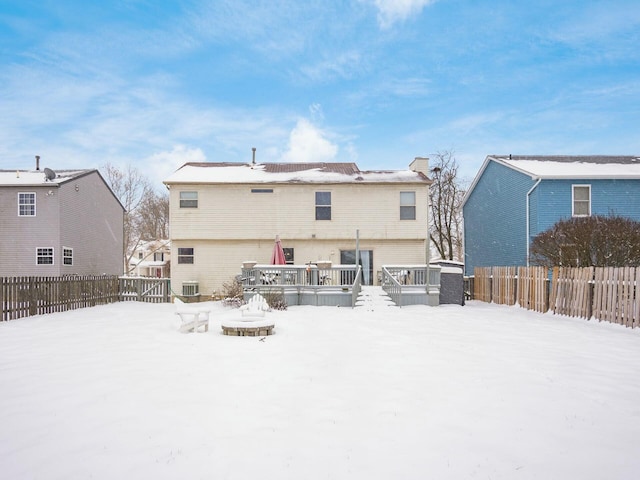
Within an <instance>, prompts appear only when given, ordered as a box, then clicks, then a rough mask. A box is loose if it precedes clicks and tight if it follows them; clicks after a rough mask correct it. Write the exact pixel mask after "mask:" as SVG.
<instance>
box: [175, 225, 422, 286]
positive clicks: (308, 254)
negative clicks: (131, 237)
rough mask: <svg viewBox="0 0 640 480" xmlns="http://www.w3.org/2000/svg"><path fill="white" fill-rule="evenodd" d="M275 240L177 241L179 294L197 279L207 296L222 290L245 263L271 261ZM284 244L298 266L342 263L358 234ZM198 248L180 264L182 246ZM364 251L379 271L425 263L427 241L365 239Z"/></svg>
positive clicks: (363, 242) (298, 240) (361, 245)
mask: <svg viewBox="0 0 640 480" xmlns="http://www.w3.org/2000/svg"><path fill="white" fill-rule="evenodd" d="M273 245H274V239H269V240H245V241H236V242H230V241H225V240H219V241H207V240H194V241H187V240H178V241H177V240H173V241H172V244H171V258H172V259H175V260H174V261H172V263H171V285H172V289H173V291H174V292H175V293H177V294H180V293H181V292H182V283H183V282H185V281H197V282H198V283H199V286H200V292H201V293H202V294H203V295H211V294H212V293H213V292H214V291H218V292H220V291H222V286H223V284H224V283H226V282H229V281H231V280H233V278H234V277H235V276H236V275H238V274H240V272H241V268H242V262H243V261H246V260H253V261H256V262H258V263H260V264H268V263H269V261H270V259H271V252H272V250H273ZM282 246H283V247H285V248H293V249H294V261H295V264H297V265H303V264H305V263H307V262H315V261H317V260H331V261H332V262H333V264H334V265H337V264H339V263H340V251H341V250H355V248H356V245H355V237H354V238H351V239H350V240H348V241H347V240H342V241H332V240H317V239H306V240H302V239H294V240H291V239H287V238H282ZM183 247H187V248H190V247H193V248H194V256H195V258H194V264H193V265H191V264H179V263H178V260H177V259H178V248H183ZM360 249H361V250H372V251H373V269H374V272H378V271H379V270H380V269H381V267H382V265H389V264H424V262H425V242H424V239H423V240H378V241H372V240H367V241H365V240H362V239H360Z"/></svg>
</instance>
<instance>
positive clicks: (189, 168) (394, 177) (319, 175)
mask: <svg viewBox="0 0 640 480" xmlns="http://www.w3.org/2000/svg"><path fill="white" fill-rule="evenodd" d="M407 182H415V183H425V184H428V183H430V182H431V181H430V180H429V179H428V178H427V176H426V175H425V174H424V173H422V172H415V171H413V170H377V171H363V170H360V169H359V168H358V166H357V165H356V164H355V163H259V164H251V163H230V162H222V163H214V162H207V163H186V164H184V165H183V166H182V167H180V168H179V169H178V170H176V171H175V172H174V173H173V174H172V175H171V176H170V177H169V178H168V179H166V180H165V181H164V183H165V184H166V185H171V184H180V183H182V184H184V183H191V184H202V183H246V184H257V183H407Z"/></svg>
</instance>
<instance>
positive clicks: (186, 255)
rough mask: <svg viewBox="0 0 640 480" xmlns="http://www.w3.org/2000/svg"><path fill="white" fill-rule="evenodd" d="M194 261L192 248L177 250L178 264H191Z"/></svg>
mask: <svg viewBox="0 0 640 480" xmlns="http://www.w3.org/2000/svg"><path fill="white" fill-rule="evenodd" d="M194 259H195V254H194V252H193V248H178V263H193V260H194Z"/></svg>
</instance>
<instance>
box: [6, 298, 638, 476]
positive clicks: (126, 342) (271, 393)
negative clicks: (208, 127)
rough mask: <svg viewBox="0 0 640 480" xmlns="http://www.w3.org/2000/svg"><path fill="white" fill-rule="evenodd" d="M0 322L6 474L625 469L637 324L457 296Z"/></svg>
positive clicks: (632, 455)
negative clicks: (259, 331)
mask: <svg viewBox="0 0 640 480" xmlns="http://www.w3.org/2000/svg"><path fill="white" fill-rule="evenodd" d="M210 305H211V306H212V308H213V311H214V312H213V315H212V318H213V320H212V325H211V328H210V331H209V332H208V333H200V334H181V333H179V332H178V331H177V328H178V325H179V319H178V318H177V317H176V316H175V315H174V313H173V312H174V308H173V306H172V305H168V304H161V305H150V304H142V303H118V304H113V305H107V306H102V307H94V308H89V309H83V310H76V311H72V312H67V313H59V314H52V315H46V316H39V317H32V318H27V319H21V320H14V321H10V322H4V323H1V324H0V472H2V473H1V474H0V476H1V477H2V478H6V479H31V478H39V479H85V478H94V479H116V478H123V479H124V478H127V479H142V478H144V479H197V478H203V479H204V478H207V479H257V478H269V479H271V478H273V479H279V480H281V479H296V480H299V479H345V478H354V479H425V478H433V479H463V478H465V479H466V478H480V479H494V480H495V479H534V478H535V479H545V480H548V479H581V480H584V479H604V478H606V479H634V478H639V477H640V455H638V445H639V443H638V442H639V441H640V375H639V374H638V368H639V366H640V330H630V329H625V328H624V327H621V326H617V325H610V324H606V323H597V322H594V321H589V322H588V321H585V320H581V319H572V318H567V317H559V316H554V315H552V314H544V315H542V314H537V313H533V312H526V311H524V310H522V309H520V308H517V307H501V306H496V305H489V304H483V303H480V302H470V303H469V304H468V305H467V306H465V307H460V306H441V307H436V308H434V307H426V306H412V307H405V308H402V309H399V308H396V307H389V306H387V305H386V304H384V303H381V302H379V301H377V300H376V297H375V296H374V295H371V296H369V297H368V299H367V301H365V302H363V305H362V306H361V307H359V308H356V309H349V308H337V307H290V308H289V310H287V311H283V312H280V311H274V312H270V313H268V314H267V315H269V316H271V318H273V319H275V322H276V335H273V336H270V337H263V338H255V337H254V338H252V337H225V336H223V335H221V333H220V332H221V330H220V321H221V319H222V318H228V317H229V316H234V315H237V316H239V312H238V311H237V310H229V309H226V308H224V307H223V306H222V305H220V304H219V303H210Z"/></svg>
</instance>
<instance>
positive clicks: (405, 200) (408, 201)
mask: <svg viewBox="0 0 640 480" xmlns="http://www.w3.org/2000/svg"><path fill="white" fill-rule="evenodd" d="M415 219H416V192H400V220H415Z"/></svg>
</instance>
